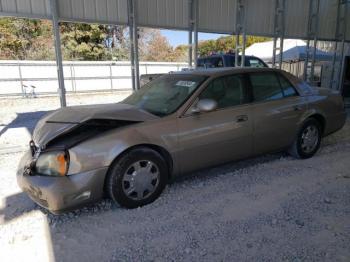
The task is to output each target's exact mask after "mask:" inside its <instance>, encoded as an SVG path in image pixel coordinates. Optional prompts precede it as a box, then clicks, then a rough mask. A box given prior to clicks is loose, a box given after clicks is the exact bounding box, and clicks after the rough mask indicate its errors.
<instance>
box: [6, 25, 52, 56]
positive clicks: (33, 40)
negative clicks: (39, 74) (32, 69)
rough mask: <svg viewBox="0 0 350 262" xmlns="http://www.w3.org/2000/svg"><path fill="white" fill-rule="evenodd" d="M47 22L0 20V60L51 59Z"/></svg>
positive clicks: (49, 33) (49, 29)
mask: <svg viewBox="0 0 350 262" xmlns="http://www.w3.org/2000/svg"><path fill="white" fill-rule="evenodd" d="M52 46H53V39H52V28H51V23H50V22H49V21H42V20H32V19H18V18H1V19H0V59H20V60H23V59H42V60H45V59H53V58H54V52H53V48H52Z"/></svg>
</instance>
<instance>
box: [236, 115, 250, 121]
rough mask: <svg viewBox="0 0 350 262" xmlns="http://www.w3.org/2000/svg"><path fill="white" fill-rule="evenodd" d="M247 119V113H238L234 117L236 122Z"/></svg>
mask: <svg viewBox="0 0 350 262" xmlns="http://www.w3.org/2000/svg"><path fill="white" fill-rule="evenodd" d="M247 120H248V116H247V115H240V116H237V117H236V122H245V121H247Z"/></svg>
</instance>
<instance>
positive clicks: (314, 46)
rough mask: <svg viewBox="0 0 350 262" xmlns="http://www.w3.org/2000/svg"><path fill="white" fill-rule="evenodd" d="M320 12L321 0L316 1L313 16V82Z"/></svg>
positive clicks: (312, 79) (311, 75)
mask: <svg viewBox="0 0 350 262" xmlns="http://www.w3.org/2000/svg"><path fill="white" fill-rule="evenodd" d="M319 12H320V0H316V13H315V14H313V18H314V21H313V22H314V30H315V31H314V43H313V44H314V45H313V50H312V60H311V72H310V79H311V81H314V73H315V60H316V48H317V37H318V29H319V28H318V17H319V15H318V14H319Z"/></svg>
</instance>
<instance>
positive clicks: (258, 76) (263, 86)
mask: <svg viewBox="0 0 350 262" xmlns="http://www.w3.org/2000/svg"><path fill="white" fill-rule="evenodd" d="M249 77H250V82H251V85H252V89H253V97H254V101H256V102H260V101H269V100H276V99H280V98H283V93H282V89H281V87H280V84H279V81H278V79H277V77H276V74H275V73H274V72H271V73H270V72H264V73H252V74H250V76H249Z"/></svg>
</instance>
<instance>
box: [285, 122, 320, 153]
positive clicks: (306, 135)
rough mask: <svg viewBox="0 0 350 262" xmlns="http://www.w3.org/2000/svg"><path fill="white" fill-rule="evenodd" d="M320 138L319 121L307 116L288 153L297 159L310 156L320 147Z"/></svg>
mask: <svg viewBox="0 0 350 262" xmlns="http://www.w3.org/2000/svg"><path fill="white" fill-rule="evenodd" d="M321 139H322V128H321V125H320V123H319V122H318V121H317V120H316V119H314V118H309V119H307V120H306V121H305V122H304V123H303V125H302V127H301V129H300V130H299V132H298V135H297V137H296V139H295V140H294V142H293V144H292V146H291V147H290V148H289V150H288V153H289V154H290V155H292V156H293V157H295V158H299V159H306V158H310V157H312V156H313V155H314V154H316V152H317V150H318V149H319V148H320V145H321Z"/></svg>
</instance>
